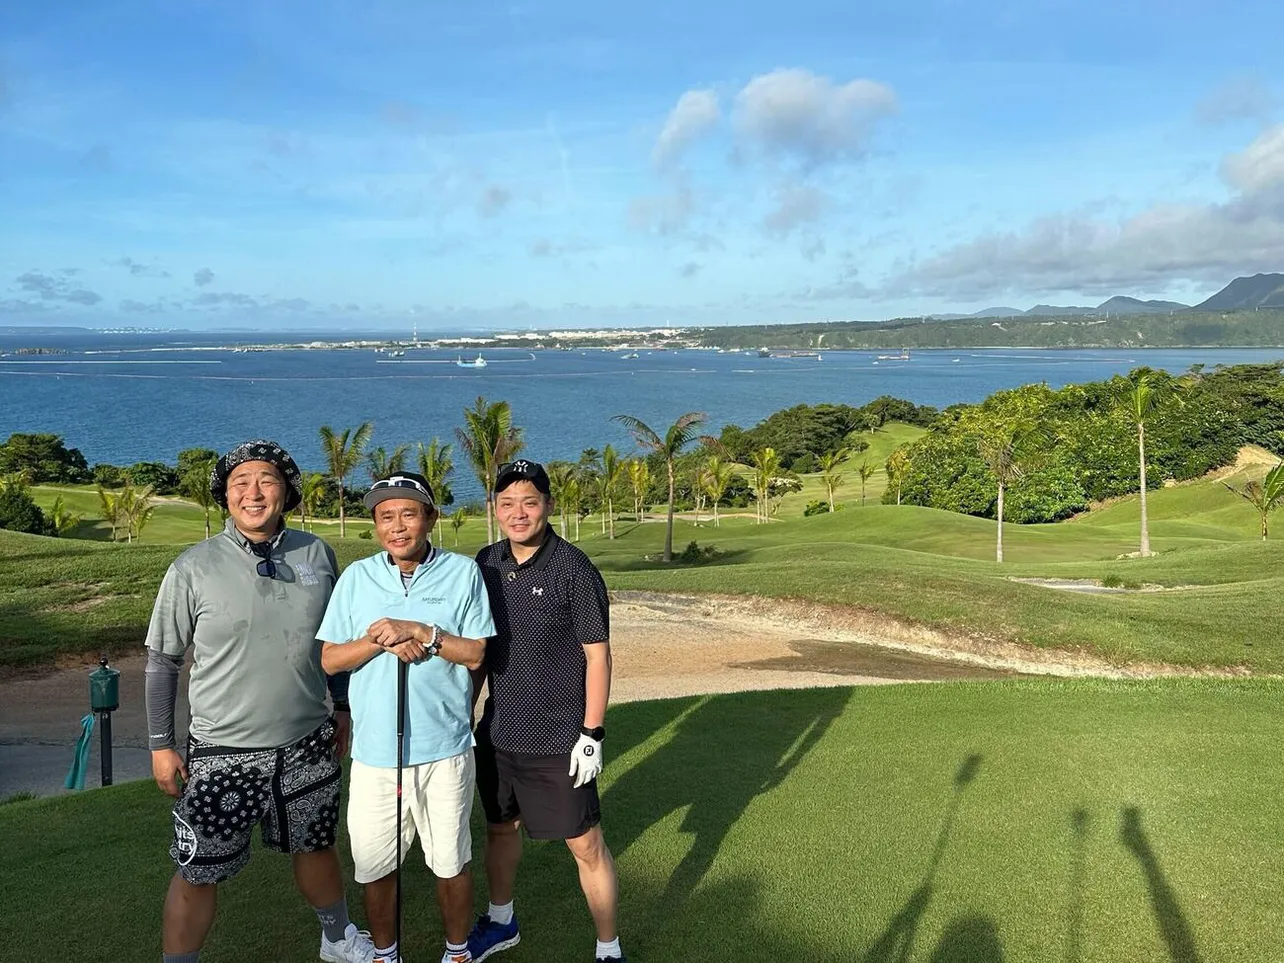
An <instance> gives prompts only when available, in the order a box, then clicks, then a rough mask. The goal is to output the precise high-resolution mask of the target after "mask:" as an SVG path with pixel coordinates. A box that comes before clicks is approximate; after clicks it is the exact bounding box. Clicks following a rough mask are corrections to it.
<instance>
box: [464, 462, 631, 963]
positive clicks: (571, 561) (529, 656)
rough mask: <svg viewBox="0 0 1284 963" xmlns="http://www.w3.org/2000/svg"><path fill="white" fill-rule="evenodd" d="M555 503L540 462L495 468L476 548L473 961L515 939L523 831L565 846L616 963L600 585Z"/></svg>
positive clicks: (605, 620)
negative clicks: (604, 800) (483, 687)
mask: <svg viewBox="0 0 1284 963" xmlns="http://www.w3.org/2000/svg"><path fill="white" fill-rule="evenodd" d="M552 510H553V499H552V497H551V495H550V489H549V483H548V474H547V473H546V472H545V471H544V468H543V466H542V465H539V464H537V463H536V462H532V461H524V460H523V461H515V462H511V463H509V464H506V465H501V466H500V469H499V472H498V474H497V476H496V479H495V517H496V518H497V519H498V520H499V527H500V531H502V532H503V533H504V535H505V536H506V537H505V538H504V539H503V540H502V541H499V542H496V543H495V544H494V545H488V546H486V547H485V548H483V549H482V550H481V551H480V552H479V553H478V554H477V564H478V565H480V566H481V570H482V576H483V577H484V578H485V580H486V589H487V592H488V593H489V595H490V607H491V612H492V614H493V615H494V617H495V629H496V633H497V634H496V636H495V637H494V638H493V639H491V640H490V641H489V643H488V644H487V647H486V664H485V666H484V667H483V669H482V672H481V673H480V674H479V675H480V677H481V678H485V679H486V681H487V683H488V684H489V689H490V696H489V698H487V700H486V706H485V709H484V710H483V712H482V719H481V722H480V723H479V724H478V726H477V749H476V754H477V789H478V792H479V794H480V795H481V799H482V807H483V808H484V809H485V812H486V824H487V826H486V876H487V879H488V881H489V883H490V906H489V908H488V910H487V912H486V913H485V914H483V915H482V916H481V917H480V918H479V919H478V920H477V925H476V926H474V927H473V931H472V934H471V935H470V936H469V938H468V948H469V950H471V951H472V954H473V959H474V960H475V961H481V960H485V959H486V958H487V957H489V956H491V955H492V954H494V953H498V952H499V951H501V950H506V949H508V948H509V947H512V946H516V945H517V942H518V941H519V940H520V939H521V934H520V933H519V931H518V928H517V919H516V917H515V916H514V915H513V882H514V880H515V879H516V876H517V864H518V863H519V862H520V861H521V858H522V837H521V834H520V830H521V827H522V826H523V825H524V826H525V827H526V832H527V834H528V835H529V836H530V837H531V838H532V839H564V840H566V845H567V847H569V849H570V850H571V854H572V855H573V856H574V857H575V862H576V864H577V867H578V869H579V876H580V886H581V888H582V889H583V890H584V898H585V899H586V900H587V901H588V906H589V912H590V913H591V914H592V916H593V923H594V925H595V926H596V928H597V948H596V952H595V954H594V956H595V959H596V960H597V961H598V963H603V961H612V963H614V961H622V960H623V959H624V956H623V954H622V953H621V952H620V941H619V937H618V935H617V932H616V929H615V907H616V900H617V891H618V886H617V882H616V875H615V860H614V859H613V858H612V857H611V851H610V850H609V849H607V848H606V841H605V840H604V839H603V838H602V827H601V826H600V825H599V824H600V822H601V812H600V809H599V806H598V797H597V775H598V773H600V772H601V771H602V739H603V736H604V735H605V730H604V729H603V728H602V723H603V720H604V719H605V716H606V703H607V698H608V696H609V694H610V690H611V647H610V642H609V638H610V618H609V602H608V600H607V595H606V583H604V582H603V581H602V576H601V575H600V574H599V573H598V570H597V569H596V568H594V567H593V563H592V562H590V561H589V560H588V556H586V555H585V554H584V553H583V552H582V551H580V550H579V549H578V548H576V547H575V546H574V545H571V544H570V543H568V542H566V541H564V540H563V539H561V538H559V537H558V536H557V533H556V532H554V531H553V530H552V529H551V528H549V527H548V518H549V516H550V515H551V514H552ZM480 682H481V679H480V678H478V679H476V680H475V682H474V686H473V691H474V692H476V691H478V690H479V689H480Z"/></svg>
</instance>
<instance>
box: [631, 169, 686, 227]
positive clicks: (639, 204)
mask: <svg viewBox="0 0 1284 963" xmlns="http://www.w3.org/2000/svg"><path fill="white" fill-rule="evenodd" d="M694 211H695V195H694V193H693V192H692V190H691V183H690V181H689V180H688V179H687V178H685V177H679V178H677V181H676V183H675V184H674V186H673V189H672V190H671V191H669V192H667V193H665V194H659V195H656V196H653V197H638V198H634V200H633V202H632V203H631V204H630V205H629V221H630V222H631V223H632V224H633V226H634V227H635V228H637V229H638V230H642V231H654V232H655V233H657V234H676V233H677V232H679V231H681V230H682V229H683V228H685V227H686V226H687V222H688V221H690V220H691V215H692V213H694Z"/></svg>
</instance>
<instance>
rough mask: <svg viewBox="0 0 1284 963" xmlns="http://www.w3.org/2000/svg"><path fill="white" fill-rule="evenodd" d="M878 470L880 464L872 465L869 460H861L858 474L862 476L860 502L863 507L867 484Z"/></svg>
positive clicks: (857, 470)
mask: <svg viewBox="0 0 1284 963" xmlns="http://www.w3.org/2000/svg"><path fill="white" fill-rule="evenodd" d="M876 471H878V466H877V465H871V464H870V463H869V462H867V461H863V462H861V463H860V466H859V467H858V468H857V469H856V474H858V475H859V476H860V504H861V507H862V508H864V507H865V485H866V483H867V482H868V481H869V480H870V479H871V478H873V477H874V472H876Z"/></svg>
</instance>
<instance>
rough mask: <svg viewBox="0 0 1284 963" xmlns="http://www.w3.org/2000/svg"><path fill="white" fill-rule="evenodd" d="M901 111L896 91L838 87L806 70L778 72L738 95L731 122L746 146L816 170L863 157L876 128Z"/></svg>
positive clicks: (870, 85) (860, 84) (875, 85)
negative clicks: (788, 156)
mask: <svg viewBox="0 0 1284 963" xmlns="http://www.w3.org/2000/svg"><path fill="white" fill-rule="evenodd" d="M897 106H898V104H897V99H896V93H895V92H894V91H893V90H892V88H891V87H889V86H887V85H886V84H883V83H879V82H878V81H876V80H866V79H863V78H858V79H856V80H851V81H848V82H847V83H845V84H835V83H834V82H833V81H832V80H830V79H829V78H828V77H821V76H818V75H817V74H813V73H811V72H810V71H808V70H802V69H799V68H793V69H777V70H773V71H772V72H771V73H767V74H762V75H760V76H757V77H755V78H753V79H752V80H751V81H749V83H747V84H746V85H745V86H744V89H743V90H741V91H740V93H739V94H737V95H736V101H735V108H734V111H733V114H732V123H733V126H734V128H735V133H736V136H737V137H738V138H739V140H740V141H741V142H742V143H743V144H744V145H745V146H747V147H749V148H752V149H756V150H759V151H761V152H762V153H764V154H768V155H778V154H783V155H790V156H794V157H797V158H798V159H799V160H801V161H802V162H803V163H804V164H805V165H807V166H817V165H820V164H824V163H828V162H833V161H844V160H856V159H859V158H861V157H863V156H864V154H865V153H866V150H867V145H868V142H869V138H870V135H871V133H872V132H873V129H874V126H875V125H876V124H877V123H878V121H880V120H882V119H883V118H885V117H888V116H890V115H891V114H894V113H895V112H896V110H897Z"/></svg>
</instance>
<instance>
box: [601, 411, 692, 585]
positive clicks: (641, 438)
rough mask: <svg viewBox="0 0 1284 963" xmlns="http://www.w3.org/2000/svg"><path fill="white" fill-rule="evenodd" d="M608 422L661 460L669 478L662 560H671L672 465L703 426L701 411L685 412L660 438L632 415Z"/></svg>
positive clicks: (619, 416) (620, 416) (617, 417)
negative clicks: (625, 430)
mask: <svg viewBox="0 0 1284 963" xmlns="http://www.w3.org/2000/svg"><path fill="white" fill-rule="evenodd" d="M611 420H612V421H618V422H619V423H620V424H622V425H624V427H625V428H627V429H628V430H629V433H630V434H632V435H633V440H634V441H635V442H637V444H638V445H639V446H640V447H642V448H645V449H647V450H648V451H653V452H655V453H656V454H658V455H660V456H661V457H662V458H664V467H665V470H666V471H667V472H668V475H669V513H668V518H667V521H666V525H665V531H664V561H666V562H669V561H672V560H673V489H674V475H673V463H674V461H676V460H677V457H678V455H680V454H681V453H682V449H684V448H686V447H687V445H689V444H691V442H693V441H695V439H696V437H697V436H696V429H698V428H699V427H700V426H701V425H703V424H704V422H705V414H704V412H701V411H688V412H687V413H686V414H685V415H682V416H681V417H680V418H678V420H677V421H675V422H674V423H673V424H671V425H670V426H669V428H668V430H667V431H665V433H664V437H663V438H661V437H660V436H659V435H658V434H657V433H656V432H655V430H654V429H652V428H651V427H650V426H649V425H647V424H646V422H644V421H641V420H640V419H638V418H634V417H633V416H632V415H616V416H615V417H614V418H612V419H611Z"/></svg>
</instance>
